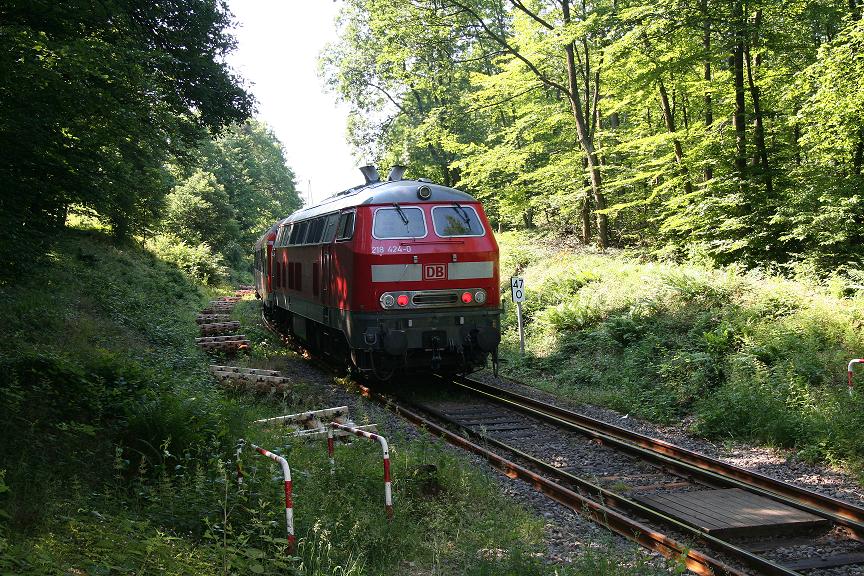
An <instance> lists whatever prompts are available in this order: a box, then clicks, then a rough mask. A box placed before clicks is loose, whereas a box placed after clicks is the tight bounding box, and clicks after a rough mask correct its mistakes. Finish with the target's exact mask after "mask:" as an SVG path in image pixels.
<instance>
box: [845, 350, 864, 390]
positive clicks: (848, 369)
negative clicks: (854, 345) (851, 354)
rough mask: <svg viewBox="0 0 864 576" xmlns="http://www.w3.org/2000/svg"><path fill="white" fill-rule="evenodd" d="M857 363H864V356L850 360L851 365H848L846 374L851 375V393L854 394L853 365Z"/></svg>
mask: <svg viewBox="0 0 864 576" xmlns="http://www.w3.org/2000/svg"><path fill="white" fill-rule="evenodd" d="M855 364H864V358H853V359H852V360H850V361H849V365H848V366H847V367H846V375H847V376H848V377H849V395H850V396H851V395H852V366H854V365H855Z"/></svg>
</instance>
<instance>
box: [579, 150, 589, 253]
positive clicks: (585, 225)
mask: <svg viewBox="0 0 864 576" xmlns="http://www.w3.org/2000/svg"><path fill="white" fill-rule="evenodd" d="M587 167H588V160H587V159H586V158H583V159H582V173H583V174H584V173H585V169H586V168H587ZM590 190H591V181H590V180H588V179H587V178H586V179H585V180H584V181H583V182H582V209H581V210H580V216H581V217H582V244H584V245H585V246H588V245H589V244H591V192H590Z"/></svg>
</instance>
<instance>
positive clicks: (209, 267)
mask: <svg viewBox="0 0 864 576" xmlns="http://www.w3.org/2000/svg"><path fill="white" fill-rule="evenodd" d="M148 246H149V247H150V249H151V250H153V252H154V253H155V254H156V255H157V256H158V257H159V258H161V259H162V260H165V261H166V262H170V263H172V264H174V265H175V266H177V267H178V268H179V269H180V270H182V271H183V273H184V274H186V275H187V276H189V278H191V279H193V280H196V281H199V282H203V283H205V284H218V283H219V282H221V281H222V280H224V279H225V277H226V276H227V274H228V271H227V269H226V267H225V262H224V260H223V258H222V255H221V254H219V253H217V252H215V251H214V250H213V249H211V248H210V246H209V245H208V244H207V243H206V242H200V243H198V244H195V245H192V244H188V243H186V242H185V241H184V240H182V239H180V238H176V237H174V236H169V235H160V236H156V237H154V238H153V239H151V240H150V241H149V242H148Z"/></svg>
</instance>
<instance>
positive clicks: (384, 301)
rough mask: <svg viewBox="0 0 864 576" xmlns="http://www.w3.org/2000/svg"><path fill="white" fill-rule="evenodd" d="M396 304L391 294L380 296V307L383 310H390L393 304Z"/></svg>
mask: <svg viewBox="0 0 864 576" xmlns="http://www.w3.org/2000/svg"><path fill="white" fill-rule="evenodd" d="M395 303H396V299H395V298H394V297H393V295H392V294H384V295H383V296H381V306H383V307H384V308H392V307H393V304H395Z"/></svg>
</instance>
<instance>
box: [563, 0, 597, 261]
mask: <svg viewBox="0 0 864 576" xmlns="http://www.w3.org/2000/svg"><path fill="white" fill-rule="evenodd" d="M561 7H562V12H563V16H564V22H565V23H569V22H570V2H569V0H564V1H563V2H562V3H561ZM564 51H565V53H566V54H567V83H568V92H569V94H568V97H569V99H570V108H571V110H572V112H573V118H574V120H575V121H576V133H577V136H578V137H579V144H580V146H581V147H582V151H583V152H585V158H586V159H587V162H588V173H589V175H590V177H591V191H592V193H593V195H594V209H595V212H596V213H597V237H598V240H599V242H600V248H602V249H606V248H607V247H608V246H609V219H608V216H607V215H606V214H605V213H603V212H602V211H603V210H605V209H606V198H605V196H604V195H603V187H602V184H603V179H602V177H601V175H600V162H599V161H598V159H597V151H596V149H595V148H594V139H593V138H592V137H591V134H590V131H589V130H588V123H587V122H586V119H585V112H584V110H583V108H582V99H581V98H580V92H581V90H580V86H579V77H578V74H577V71H576V54H575V48H574V46H573V43H572V42H570V43H568V44H567V45H566V46H565V47H564Z"/></svg>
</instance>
